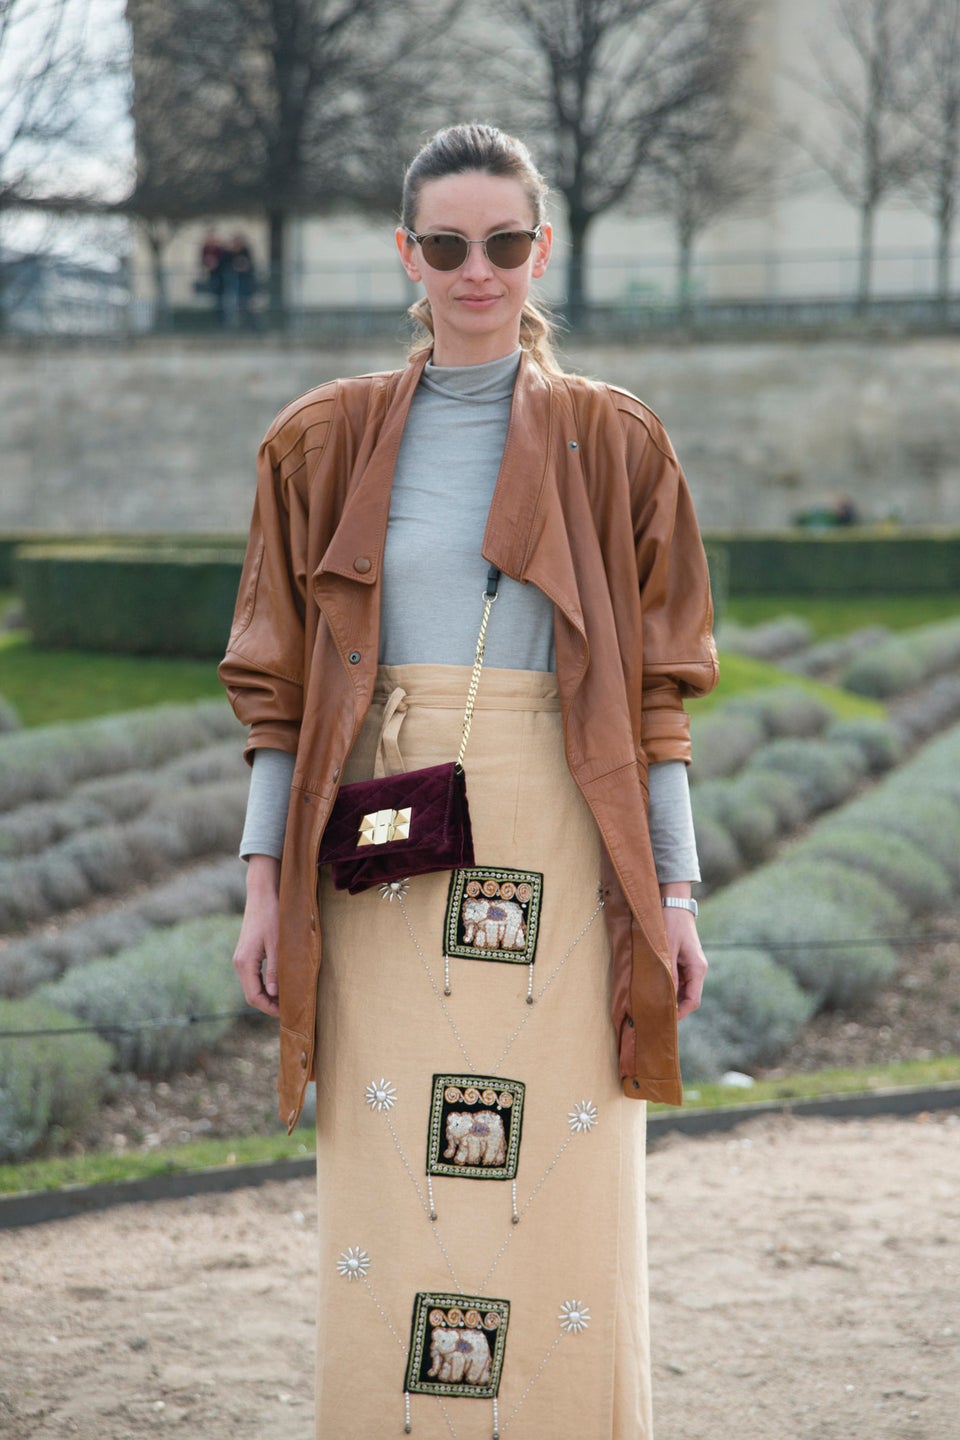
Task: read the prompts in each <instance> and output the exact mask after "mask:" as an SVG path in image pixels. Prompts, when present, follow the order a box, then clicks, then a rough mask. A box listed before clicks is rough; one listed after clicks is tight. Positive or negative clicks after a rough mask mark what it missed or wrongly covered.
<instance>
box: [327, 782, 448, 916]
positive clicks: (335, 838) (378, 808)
mask: <svg viewBox="0 0 960 1440" xmlns="http://www.w3.org/2000/svg"><path fill="white" fill-rule="evenodd" d="M473 863H474V856H473V833H472V831H471V829H470V809H469V806H468V805H467V779H466V776H465V774H464V772H463V767H462V766H461V765H459V764H458V763H457V762H456V761H454V760H450V761H448V762H447V763H446V764H444V765H430V766H428V767H427V768H426V769H425V770H407V771H404V772H402V773H401V774H399V775H384V776H381V777H380V778H379V779H376V780H361V781H359V782H358V783H356V784H353V785H344V786H342V787H341V789H340V793H339V795H338V796H337V799H336V802H335V804H334V807H333V810H332V811H331V812H330V819H329V820H328V821H327V826H326V829H325V830H324V832H323V839H322V841H321V843H320V864H321V865H330V866H332V867H333V883H334V885H335V886H336V887H337V889H338V890H349V892H350V894H351V895H358V894H359V893H360V891H361V890H369V889H370V888H371V887H372V886H374V885H382V884H384V883H385V882H386V881H389V880H402V879H406V878H408V877H410V876H412V875H427V874H429V873H430V872H431V871H433V870H459V869H462V868H464V867H468V866H471V865H472V864H473Z"/></svg>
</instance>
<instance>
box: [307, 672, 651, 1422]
mask: <svg viewBox="0 0 960 1440" xmlns="http://www.w3.org/2000/svg"><path fill="white" fill-rule="evenodd" d="M469 675H470V672H469V670H468V669H460V668H457V667H448V666H433V665H405V666H394V667H384V668H382V669H381V671H380V675H379V677H378V690H377V697H376V702H375V704H374V706H373V709H372V710H371V712H370V715H369V716H368V719H367V722H366V725H365V728H364V731H363V733H362V736H361V739H360V741H359V743H358V745H357V747H356V749H355V751H354V754H353V756H352V757H351V762H350V767H349V770H348V773H347V776H346V778H347V779H348V780H356V779H368V778H369V777H370V776H371V775H372V774H373V769H374V757H375V752H376V749H377V744H378V738H379V736H380V730H381V724H382V719H383V715H384V710H385V706H386V701H387V699H388V697H389V696H391V695H393V697H394V700H393V705H394V706H396V704H397V700H398V699H399V700H400V704H399V709H398V710H397V713H396V717H395V719H394V721H393V723H392V725H391V726H390V729H391V732H392V736H390V737H388V745H387V750H388V757H387V759H388V767H387V768H388V769H393V768H394V767H395V765H396V761H397V752H398V750H399V755H400V756H401V757H402V766H403V768H405V769H410V770H413V769H417V768H419V767H421V766H426V765H432V764H436V763H438V762H440V761H443V760H448V759H452V758H453V757H454V756H455V755H456V753H457V750H458V747H459V742H460V733H461V728H462V719H463V709H464V703H465V698H466V691H467V685H468V682H469ZM398 689H399V690H401V691H403V697H402V698H401V697H398V696H397V695H396V691H397V690H398ZM391 708H392V707H391ZM398 726H399V729H398ZM391 753H392V763H391ZM464 765H465V769H466V773H467V789H468V797H469V804H470V812H471V818H472V822H473V833H474V841H475V850H476V857H475V858H476V865H475V867H474V868H473V869H471V870H460V871H454V872H453V874H452V875H450V874H435V875H426V876H420V877H418V878H416V879H413V880H411V881H410V882H409V884H408V886H407V887H406V889H405V893H401V894H397V893H395V892H389V891H388V893H387V894H386V895H382V894H381V893H380V891H379V890H377V889H374V890H370V891H367V892H365V893H364V894H362V895H347V894H345V893H340V892H337V891H335V890H334V889H333V886H332V884H331V882H330V878H329V876H328V875H327V874H323V875H322V876H321V882H320V883H321V891H322V916H323V934H324V959H323V964H322V966H321V974H320V989H319V1020H318V1059H317V1174H318V1189H319V1214H320V1296H319V1325H318V1364H317V1435H318V1437H320V1440H384V1437H390V1436H394V1435H396V1436H401V1435H403V1434H404V1433H411V1434H413V1435H414V1436H416V1437H419V1440H443V1437H446V1436H453V1437H459V1440H490V1437H491V1436H493V1435H494V1434H499V1435H502V1436H504V1437H510V1440H513V1437H515V1440H650V1437H651V1434H652V1429H651V1422H650V1384H649V1347H648V1333H647V1299H646V1255H645V1230H644V1212H643V1205H644V1120H645V1115H644V1106H643V1105H642V1104H641V1103H638V1102H636V1101H631V1100H627V1099H625V1098H624V1097H623V1095H622V1093H621V1090H620V1085H619V1083H618V1078H617V1068H616V1058H615V1050H614V1039H613V1031H612V1027H611V1023H610V1018H609V993H608V992H609V946H608V941H607V936H606V929H605V926H604V920H603V912H602V908H601V906H600V896H599V883H600V866H599V845H598V838H597V833H596V828H595V825H594V823H593V819H592V817H591V815H590V813H589V810H588V809H587V807H586V805H585V804H584V802H583V799H582V797H581V795H580V793H579V791H578V790H577V788H576V786H575V785H574V783H573V781H572V780H571V778H570V775H569V772H568V770H567V766H566V763H565V759H564V751H563V737H562V729H561V720H560V711H559V700H558V697H557V689H556V681H555V677H554V676H552V675H544V674H539V673H535V672H529V671H514V670H485V671H484V672H483V676H482V679H481V682H480V693H479V698H478V703H477V710H476V717H475V719H474V724H473V731H472V734H471V737H470V742H469V746H468V749H467V753H466V758H465V762H464ZM447 992H449V993H447Z"/></svg>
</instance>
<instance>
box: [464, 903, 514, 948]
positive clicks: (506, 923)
mask: <svg viewBox="0 0 960 1440" xmlns="http://www.w3.org/2000/svg"><path fill="white" fill-rule="evenodd" d="M461 913H462V915H463V938H464V943H465V944H467V945H475V946H476V948H477V949H478V950H522V949H524V947H525V946H526V943H527V933H526V929H525V927H524V923H523V908H522V906H520V905H518V904H517V903H516V901H515V900H499V899H497V900H486V899H484V898H483V897H482V896H479V897H473V896H468V897H467V899H465V900H464V902H463V909H462V912H461Z"/></svg>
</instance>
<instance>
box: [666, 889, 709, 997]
mask: <svg viewBox="0 0 960 1440" xmlns="http://www.w3.org/2000/svg"><path fill="white" fill-rule="evenodd" d="M663 923H664V926H665V927H666V931H667V944H668V945H669V947H670V963H671V965H672V966H673V983H674V985H675V986H676V987H677V1018H678V1019H679V1020H682V1019H683V1017H684V1015H690V1014H692V1013H693V1011H694V1010H696V1009H697V1008H698V1006H699V1004H700V1000H701V997H702V995H703V982H704V979H705V977H706V973H707V957H706V955H704V953H703V947H702V946H701V944H700V936H699V935H698V934H697V922H696V920H695V919H694V918H693V915H692V914H691V913H690V911H689V910H679V909H673V908H670V909H668V910H664V912H663Z"/></svg>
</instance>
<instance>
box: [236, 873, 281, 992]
mask: <svg viewBox="0 0 960 1440" xmlns="http://www.w3.org/2000/svg"><path fill="white" fill-rule="evenodd" d="M279 892H280V862H279V860H275V859H274V858H273V856H272V855H251V856H250V859H249V860H248V861H247V903H246V906H245V907H244V911H243V924H242V925H241V926H240V938H239V939H238V941H237V948H236V950H235V951H234V952H233V965H234V969H235V970H236V972H237V974H238V975H239V977H240V984H241V985H242V986H243V993H244V995H245V997H246V1001H247V1004H248V1005H252V1006H254V1008H255V1009H257V1010H262V1011H263V1013H264V1014H265V1015H279V1014H280V1006H279V1004H278V1003H277V995H278V986H277V930H278V928H279V919H280V903H279Z"/></svg>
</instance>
